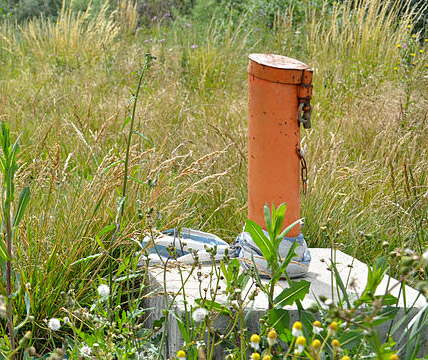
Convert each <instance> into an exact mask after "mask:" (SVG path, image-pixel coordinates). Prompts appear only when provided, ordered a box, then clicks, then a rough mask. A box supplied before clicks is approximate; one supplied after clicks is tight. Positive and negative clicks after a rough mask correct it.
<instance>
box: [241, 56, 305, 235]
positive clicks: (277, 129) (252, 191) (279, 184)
mask: <svg viewBox="0 0 428 360" xmlns="http://www.w3.org/2000/svg"><path fill="white" fill-rule="evenodd" d="M249 58H250V61H249V65H248V91H249V94H248V95H249V96H248V107H249V109H248V110H249V114H248V218H249V219H250V220H253V221H255V222H256V223H258V224H259V225H261V226H262V227H265V221H264V212H263V207H264V205H265V204H266V203H267V204H268V205H269V207H270V206H271V204H272V203H273V204H274V205H275V207H278V206H279V205H280V204H281V203H287V211H286V215H285V221H284V228H285V227H286V226H288V225H290V224H291V223H292V222H294V221H296V220H297V219H299V218H300V157H299V149H300V124H299V104H300V102H301V101H302V98H301V97H300V94H301V93H302V91H301V89H300V87H302V86H304V85H302V84H308V83H309V85H310V82H311V80H312V70H310V69H309V67H308V66H307V65H305V64H303V63H302V62H300V61H297V60H294V59H291V58H288V57H285V56H281V55H266V54H251V55H250V56H249ZM308 77H310V79H308ZM306 88H308V86H306ZM303 89H304V90H305V88H303ZM310 90H312V88H310ZM309 100H310V96H309ZM299 234H300V227H299V226H295V227H294V228H293V229H292V230H291V231H290V232H289V233H288V235H287V236H288V237H294V236H297V235H299Z"/></svg>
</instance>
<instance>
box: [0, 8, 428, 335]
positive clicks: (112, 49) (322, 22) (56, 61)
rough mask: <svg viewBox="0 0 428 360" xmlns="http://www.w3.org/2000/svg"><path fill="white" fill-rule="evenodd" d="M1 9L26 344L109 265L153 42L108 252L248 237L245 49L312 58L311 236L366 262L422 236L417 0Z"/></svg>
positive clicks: (425, 119)
mask: <svg viewBox="0 0 428 360" xmlns="http://www.w3.org/2000/svg"><path fill="white" fill-rule="evenodd" d="M0 18H1V22H0V104H1V106H0V120H2V121H6V122H9V123H10V124H11V129H12V133H13V138H16V137H17V136H18V135H19V134H22V136H21V139H20V143H21V154H20V157H19V161H20V164H21V165H22V166H21V167H20V169H19V171H18V173H17V175H16V177H17V184H16V187H17V188H18V189H21V188H22V187H24V186H30V187H31V200H30V203H29V208H28V210H27V213H26V215H25V216H24V219H23V221H22V223H21V225H20V228H19V232H18V241H16V242H15V247H16V250H15V251H16V252H15V254H16V261H15V268H16V269H19V277H20V278H19V281H18V280H17V285H16V287H17V290H19V291H20V292H19V295H17V304H16V309H15V311H16V312H17V313H18V314H21V315H20V316H21V317H25V294H26V293H27V292H26V290H28V293H29V294H31V296H30V300H31V309H32V313H33V315H34V319H33V322H32V323H31V326H30V328H31V329H32V330H33V331H34V332H35V334H36V336H39V337H40V338H43V337H45V336H46V333H47V327H46V325H43V320H44V319H47V318H50V317H52V316H57V315H58V313H59V311H60V308H61V307H62V306H63V297H62V295H61V294H62V292H67V291H68V290H69V289H71V288H72V289H74V291H75V293H76V297H77V298H78V299H79V301H83V302H84V301H85V298H89V294H90V291H88V290H89V289H94V286H95V284H96V283H97V281H98V279H99V278H100V277H103V276H105V275H106V272H107V267H106V264H107V259H108V254H107V253H106V252H104V251H103V249H104V247H106V246H108V243H109V239H110V238H111V236H112V232H113V230H114V227H112V226H111V225H112V224H114V222H115V217H116V209H117V207H118V204H117V202H118V198H119V196H120V186H121V182H122V178H123V166H121V165H122V163H123V159H124V154H125V150H126V141H127V138H126V137H127V134H128V131H127V130H128V126H129V124H128V123H127V119H128V118H129V117H128V115H129V111H130V105H129V104H130V103H129V99H130V91H131V92H132V91H133V89H134V87H135V83H136V79H135V76H134V75H133V74H134V72H136V71H138V70H139V69H141V68H142V66H143V64H144V55H145V54H146V53H148V52H150V53H151V54H152V55H154V56H155V57H156V60H155V61H154V63H153V66H152V68H151V70H150V71H149V72H148V73H147V78H146V80H145V85H144V86H145V87H144V90H145V91H144V93H143V94H142V95H141V97H140V100H139V103H138V106H137V118H136V119H135V120H136V124H135V132H134V137H133V141H132V147H131V158H130V170H131V171H130V177H129V179H130V186H129V190H128V197H127V202H126V210H125V218H124V224H123V229H122V232H121V235H120V237H119V238H118V241H117V242H116V243H115V245H114V246H115V251H116V253H117V254H119V253H122V254H125V253H128V254H130V253H133V252H134V251H135V250H136V248H135V243H134V241H133V240H134V239H137V240H141V239H142V238H143V237H144V235H145V234H146V233H147V231H148V229H150V228H152V227H155V228H156V229H158V230H165V229H168V228H171V227H183V226H186V227H191V228H195V229H200V230H203V231H208V232H212V233H215V234H217V235H219V236H220V237H222V238H223V239H225V240H227V241H233V240H234V238H235V237H236V235H237V234H238V233H239V232H240V231H242V228H243V225H244V222H245V218H246V211H247V209H246V196H247V188H246V180H247V177H246V166H247V150H246V149H247V138H246V127H247V73H246V64H247V61H248V54H249V53H253V52H265V53H278V54H283V55H286V56H289V57H293V58H297V59H299V60H301V61H303V62H305V63H307V64H309V65H310V66H311V67H313V68H314V97H313V106H314V112H313V117H312V129H310V130H303V129H302V145H303V148H304V150H305V157H306V159H307V162H308V166H309V189H308V194H307V195H305V196H302V216H303V217H304V219H305V227H304V229H303V232H304V235H305V238H306V239H307V241H308V244H309V246H310V247H323V246H331V245H334V246H336V247H338V248H340V249H342V250H343V251H345V252H347V253H349V254H351V255H355V256H356V257H357V258H359V259H360V260H363V261H369V262H370V261H373V259H374V258H376V257H378V256H380V255H382V254H385V253H389V252H390V251H393V250H394V249H396V248H402V249H404V248H409V249H411V250H412V251H415V252H417V253H421V252H422V251H423V250H424V248H425V247H426V246H427V244H428V223H427V222H428V220H427V219H428V57H427V53H428V40H427V27H426V21H427V11H426V7H425V4H423V2H417V1H408V2H407V1H404V0H402V1H395V0H383V1H382V0H376V1H373V0H372V1H368V0H359V1H344V2H340V1H331V0H302V1H300V0H288V1H287V0H275V1H268V0H251V1H241V0H206V1H204V0H183V1H179V0H171V1H162V0H153V1H139V2H136V3H134V2H132V1H129V0H123V1H112V0H110V1H109V2H106V3H104V2H102V1H101V0H94V1H93V2H92V3H89V2H88V1H87V0H75V1H73V2H70V1H68V0H65V1H64V2H63V3H61V1H60V0H51V1H48V0H0ZM278 166H281V164H280V163H279V164H278ZM267 176H269V175H267ZM82 259H84V260H83V261H82ZM115 264H116V263H115ZM118 264H119V262H117V264H116V265H115V266H119V265H118ZM398 265H399V264H397V267H396V268H393V269H392V273H393V274H397V273H398V270H399V269H398ZM2 286H3V285H2ZM30 289H31V290H30ZM2 291H3V292H5V290H4V289H2Z"/></svg>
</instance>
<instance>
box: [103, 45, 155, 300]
mask: <svg viewBox="0 0 428 360" xmlns="http://www.w3.org/2000/svg"><path fill="white" fill-rule="evenodd" d="M145 59H146V60H145V64H144V67H143V69H142V70H141V72H140V74H139V77H138V86H137V90H136V92H135V94H134V95H133V97H132V101H133V107H132V112H131V115H130V118H129V120H130V125H129V133H128V139H127V144H126V155H125V163H124V166H125V170H124V175H123V185H122V197H121V199H120V200H119V201H120V206H119V211H118V219H117V222H116V230H115V232H114V234H113V236H112V238H111V241H110V250H111V249H112V246H113V245H114V243H115V241H116V238H117V236H118V234H119V231H120V228H121V226H122V219H123V215H124V212H125V199H126V190H127V184H128V168H129V152H130V148H131V139H132V133H133V132H134V120H135V113H136V109H137V101H138V97H139V94H140V89H141V83H142V81H143V77H144V74H145V73H146V71H147V70H148V69H149V68H150V65H151V62H152V60H153V59H154V57H153V56H152V55H151V54H149V53H148V54H146V55H145ZM109 255H110V256H109V260H108V268H109V271H108V272H109V286H110V289H111V291H110V298H109V306H110V307H111V306H112V300H113V287H112V286H113V261H112V256H111V255H112V254H109Z"/></svg>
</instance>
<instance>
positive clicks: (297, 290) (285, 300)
mask: <svg viewBox="0 0 428 360" xmlns="http://www.w3.org/2000/svg"><path fill="white" fill-rule="evenodd" d="M289 285H290V287H289V288H287V289H284V290H283V291H282V292H281V294H279V295H278V296H277V297H276V298H275V299H274V301H273V302H274V304H275V308H276V309H282V308H283V307H284V306H286V305H292V304H294V303H295V302H296V300H303V299H304V297H305V296H306V295H307V294H308V293H309V287H310V286H311V283H310V282H308V281H305V280H300V281H290V284H289Z"/></svg>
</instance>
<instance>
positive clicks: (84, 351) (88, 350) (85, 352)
mask: <svg viewBox="0 0 428 360" xmlns="http://www.w3.org/2000/svg"><path fill="white" fill-rule="evenodd" d="M80 354H81V355H82V356H88V357H89V356H91V354H92V350H91V348H90V347H89V346H88V345H84V346H82V347H81V348H80Z"/></svg>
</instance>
